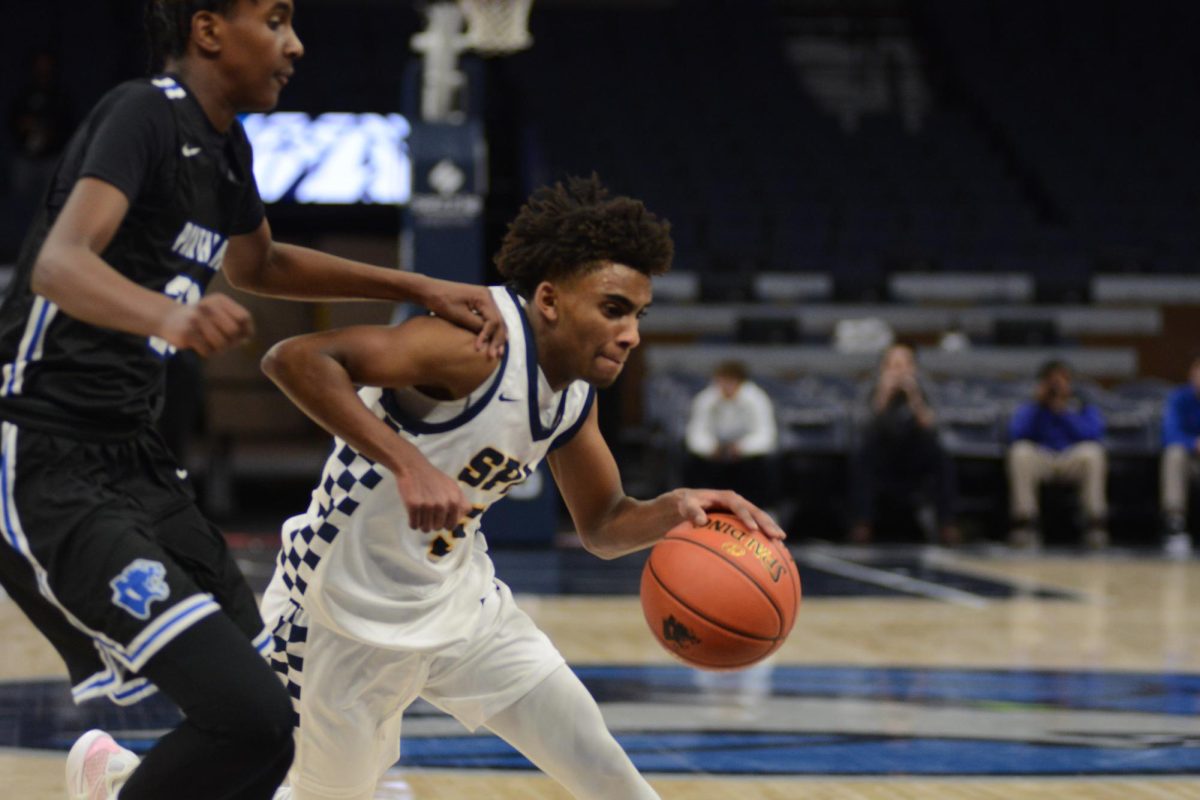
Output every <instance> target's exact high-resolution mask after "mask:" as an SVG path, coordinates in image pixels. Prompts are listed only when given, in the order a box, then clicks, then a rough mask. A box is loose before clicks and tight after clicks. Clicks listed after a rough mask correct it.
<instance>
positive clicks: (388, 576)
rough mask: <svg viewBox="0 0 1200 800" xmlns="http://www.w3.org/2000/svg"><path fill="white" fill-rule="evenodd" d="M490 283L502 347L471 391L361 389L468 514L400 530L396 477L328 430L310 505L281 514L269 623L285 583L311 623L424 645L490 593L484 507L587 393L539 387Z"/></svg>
mask: <svg viewBox="0 0 1200 800" xmlns="http://www.w3.org/2000/svg"><path fill="white" fill-rule="evenodd" d="M491 292H492V296H493V297H494V298H495V301H496V304H497V305H498V306H499V307H500V311H501V313H502V314H503V316H504V321H505V323H506V325H507V326H508V345H507V348H506V351H505V354H504V357H503V359H502V360H501V363H500V365H499V366H498V367H497V368H496V370H495V372H494V373H493V374H492V375H491V376H490V377H489V378H488V379H487V380H485V381H484V383H483V385H482V386H480V387H479V388H478V389H477V390H476V391H475V392H473V393H472V394H471V396H470V397H467V398H465V399H462V400H456V401H451V402H439V401H436V400H434V399H432V398H429V397H428V396H426V395H424V394H422V393H420V392H418V391H416V390H414V389H405V390H390V389H378V388H372V387H366V388H363V389H362V390H361V391H360V392H359V397H361V398H362V400H363V402H364V403H365V404H366V405H367V406H368V407H369V408H370V409H371V410H372V411H373V412H375V415H376V416H377V417H379V418H380V419H381V420H383V421H384V422H385V423H387V425H388V426H389V427H390V428H392V430H394V431H395V432H396V435H398V436H403V437H404V438H405V439H407V440H408V441H410V442H411V443H412V444H413V445H414V446H416V447H417V448H418V449H419V450H420V451H421V453H423V454H424V456H425V457H426V458H427V459H429V461H430V462H431V463H432V464H433V466H435V467H436V468H438V469H439V470H441V471H442V472H444V473H446V474H447V475H451V476H454V477H457V479H458V483H459V485H460V486H461V487H462V490H463V493H464V494H465V495H466V498H467V501H468V502H469V503H471V504H472V505H473V507H474V511H473V512H472V514H471V516H470V518H468V519H466V520H464V521H463V522H462V523H461V524H460V525H459V526H458V527H457V528H455V529H454V530H453V531H438V532H434V533H422V532H421V531H419V530H415V529H413V528H411V527H409V525H408V512H407V510H406V509H405V507H404V501H403V500H402V499H401V498H400V494H399V491H398V490H397V487H396V481H395V477H394V475H393V474H392V473H391V472H390V471H389V470H387V469H385V468H384V467H383V466H381V465H379V464H377V463H375V462H373V461H371V460H370V459H368V458H366V457H365V456H363V455H361V454H359V453H358V452H356V451H355V450H354V449H353V448H351V447H350V446H349V445H347V444H346V443H345V442H344V441H342V440H341V439H340V438H335V440H334V449H333V453H332V455H331V456H330V457H329V460H328V461H327V462H326V464H325V469H324V471H323V473H322V476H321V483H320V485H318V486H317V488H316V489H315V490H314V491H313V493H312V501H311V503H310V504H309V507H308V511H307V512H306V513H304V514H302V515H300V516H298V517H293V518H292V519H290V520H288V521H287V522H286V523H285V524H284V528H283V549H282V551H281V552H280V554H279V562H278V566H277V568H276V572H275V578H274V580H273V581H272V587H271V589H269V590H268V597H267V599H266V600H264V613H265V614H266V615H267V616H268V620H267V621H268V624H272V623H273V622H274V617H276V616H278V615H280V614H283V613H286V611H287V604H285V603H284V594H285V592H286V599H287V600H288V601H290V604H294V605H295V606H298V607H302V608H303V609H304V610H305V611H307V612H308V614H309V615H311V616H312V617H314V618H316V619H317V620H319V621H320V622H321V623H322V624H324V625H326V626H328V627H331V628H333V629H334V630H336V631H338V632H340V633H342V634H343V635H346V636H349V637H351V638H354V639H358V640H360V641H363V642H366V643H369V644H373V645H376V646H380V647H388V648H397V649H405V650H415V651H429V650H435V649H440V648H443V647H446V646H448V645H451V644H454V643H455V642H457V641H460V640H462V639H464V638H465V634H466V632H468V631H470V630H472V624H471V623H472V622H473V621H474V619H475V617H476V616H477V615H478V614H479V612H480V609H481V608H482V605H481V602H480V601H481V599H482V598H483V597H484V596H485V594H486V593H487V592H489V591H495V586H494V585H493V581H494V569H493V565H492V561H491V559H490V558H489V557H488V555H487V542H486V540H485V539H484V537H483V534H482V532H481V531H480V522H481V517H482V515H483V512H484V511H485V510H486V509H487V508H488V507H489V506H490V505H492V503H495V502H496V501H497V500H500V499H501V498H503V497H504V496H505V494H506V493H507V492H508V491H509V489H511V488H512V487H513V486H516V485H517V484H519V483H521V482H522V481H524V480H525V479H526V478H527V477H529V475H531V474H532V473H533V471H534V470H535V469H537V467H538V465H539V464H540V463H541V461H542V459H543V458H544V457H545V456H546V453H547V452H549V451H550V450H551V449H552V448H553V447H555V446H557V445H560V444H562V443H564V442H566V441H567V440H568V439H569V438H570V437H571V436H573V435H574V434H575V432H576V431H578V429H579V428H580V426H581V425H582V424H583V422H584V420H585V419H586V418H587V415H588V412H589V410H590V408H591V404H592V401H593V397H594V391H593V390H592V388H591V387H590V386H588V385H587V384H586V383H584V382H582V381H576V382H574V383H572V384H571V385H570V386H568V387H567V388H566V389H564V390H563V391H561V392H558V393H553V394H552V393H551V391H550V387H549V384H548V383H547V382H546V379H545V377H544V376H543V375H542V373H541V370H540V369H539V368H538V364H537V349H536V346H535V344H534V341H533V332H532V330H531V329H530V326H529V320H528V319H527V317H526V315H525V310H524V307H523V303H524V301H523V300H521V299H520V298H519V297H518V296H517V295H516V294H515V293H513V292H511V291H510V290H508V289H505V288H503V287H492V288H491Z"/></svg>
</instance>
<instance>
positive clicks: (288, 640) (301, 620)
mask: <svg viewBox="0 0 1200 800" xmlns="http://www.w3.org/2000/svg"><path fill="white" fill-rule="evenodd" d="M306 620H307V614H305V612H304V609H302V608H300V607H299V606H297V605H295V604H294V603H293V604H292V605H291V606H290V608H289V609H288V612H287V613H286V614H284V615H283V617H282V618H281V619H280V620H279V622H278V623H277V624H276V625H275V630H274V631H272V638H273V640H274V645H275V646H274V650H273V652H272V653H271V668H272V669H274V670H275V671H276V672H277V673H279V679H280V680H281V681H283V685H284V686H285V687H287V691H288V694H289V695H291V698H292V724H293V725H294V726H296V727H299V726H300V689H301V687H302V686H303V685H304V645H305V643H306V642H307V641H308V625H307V624H305V622H306Z"/></svg>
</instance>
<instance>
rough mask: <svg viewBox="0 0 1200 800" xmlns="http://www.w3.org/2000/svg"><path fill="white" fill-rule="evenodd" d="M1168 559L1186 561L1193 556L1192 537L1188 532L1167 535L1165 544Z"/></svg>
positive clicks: (1164, 548)
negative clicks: (1185, 559)
mask: <svg viewBox="0 0 1200 800" xmlns="http://www.w3.org/2000/svg"><path fill="white" fill-rule="evenodd" d="M1163 550H1164V551H1165V552H1166V555H1167V558H1178V559H1184V558H1187V557H1188V556H1190V555H1191V554H1192V537H1191V536H1190V535H1189V534H1188V533H1187V532H1186V531H1177V532H1175V533H1171V534H1167V538H1166V541H1165V542H1163Z"/></svg>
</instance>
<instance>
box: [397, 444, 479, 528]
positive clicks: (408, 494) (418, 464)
mask: <svg viewBox="0 0 1200 800" xmlns="http://www.w3.org/2000/svg"><path fill="white" fill-rule="evenodd" d="M422 462H423V463H422ZM396 487H397V488H398V489H399V490H400V497H401V498H402V499H403V500H404V506H405V508H407V509H408V524H409V527H412V528H415V529H417V530H419V531H423V532H425V533H430V532H432V531H449V530H454V528H455V526H457V525H458V523H459V522H460V521H461V520H462V518H463V517H465V516H466V515H467V513H468V512H469V511H470V510H471V506H469V505H468V504H467V499H466V497H464V496H463V493H462V488H461V487H460V486H459V485H458V481H456V480H454V479H453V478H451V477H450V476H449V475H447V474H446V473H444V472H442V471H441V470H438V469H437V468H435V467H434V466H433V465H432V464H430V463H429V462H428V461H425V460H424V459H421V461H414V463H412V464H411V465H410V466H408V467H406V468H405V469H404V470H402V471H400V472H397V473H396Z"/></svg>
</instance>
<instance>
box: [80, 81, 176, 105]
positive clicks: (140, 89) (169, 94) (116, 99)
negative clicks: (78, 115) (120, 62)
mask: <svg viewBox="0 0 1200 800" xmlns="http://www.w3.org/2000/svg"><path fill="white" fill-rule="evenodd" d="M185 97H187V89H186V88H185V87H184V86H183V84H181V83H179V82H178V81H177V80H175V79H174V78H172V77H170V76H169V75H157V76H154V77H150V78H134V79H132V80H128V81H124V82H122V83H119V84H117V85H116V86H114V87H113V88H111V89H109V90H108V92H106V93H105V95H104V99H103V100H102V101H101V102H102V103H103V102H107V103H109V104H114V103H144V104H145V105H146V106H147V107H159V106H161V107H163V108H167V107H169V106H170V105H171V103H175V102H178V101H180V100H182V99H183V98H185Z"/></svg>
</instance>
